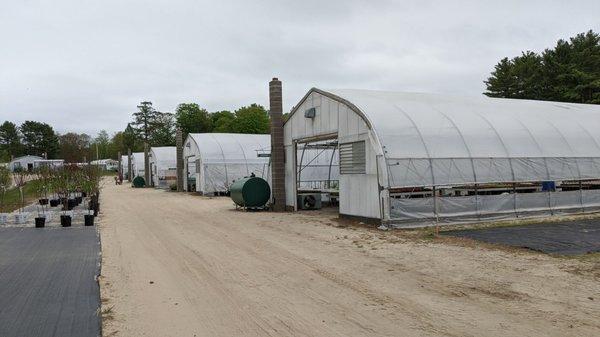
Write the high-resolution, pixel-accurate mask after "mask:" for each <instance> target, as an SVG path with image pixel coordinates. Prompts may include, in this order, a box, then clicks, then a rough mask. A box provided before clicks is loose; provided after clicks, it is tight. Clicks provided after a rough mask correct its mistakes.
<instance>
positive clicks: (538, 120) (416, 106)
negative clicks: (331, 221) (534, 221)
mask: <svg viewBox="0 0 600 337" xmlns="http://www.w3.org/2000/svg"><path fill="white" fill-rule="evenodd" d="M599 129H600V106H595V105H584V104H568V103H557V102H544V101H529V100H513V99H497V98H488V97H485V96H481V97H471V98H459V97H452V96H443V95H435V94H414V93H399V92H383V91H366V90H333V91H324V90H320V89H316V88H313V89H311V90H310V91H309V92H308V93H307V94H306V95H305V96H304V98H303V99H302V100H301V101H300V102H299V103H298V104H296V107H295V108H294V109H293V110H292V111H291V113H290V116H289V118H288V120H287V121H286V123H285V125H284V145H285V151H286V164H285V165H286V183H285V185H286V205H287V206H288V207H292V208H294V209H298V205H297V196H298V193H300V192H301V190H302V187H300V181H299V179H298V176H299V174H298V172H299V167H300V166H301V165H302V164H301V161H300V160H299V158H300V153H301V151H302V149H303V148H305V147H306V146H309V145H313V146H321V147H322V146H324V145H322V144H329V146H330V147H331V149H334V150H335V149H337V151H339V181H335V187H336V193H339V213H340V216H348V217H357V218H362V219H365V220H374V222H384V223H396V224H400V225H405V226H409V225H413V224H415V225H422V224H423V222H429V223H431V222H448V223H452V222H472V221H481V220H489V219H502V218H517V217H529V216H547V215H554V214H561V213H567V212H575V213H576V212H592V211H597V210H599V209H600V136H599V135H598V133H597V130H599ZM319 179H320V180H321V181H323V182H326V183H327V184H329V185H330V186H331V185H332V181H331V178H330V177H328V176H327V174H326V173H323V174H321V175H320V178H319ZM323 191H324V192H327V191H329V192H331V188H329V189H327V188H323Z"/></svg>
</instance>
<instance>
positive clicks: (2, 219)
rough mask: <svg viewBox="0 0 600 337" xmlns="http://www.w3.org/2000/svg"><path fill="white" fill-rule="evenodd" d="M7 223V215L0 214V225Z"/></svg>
mask: <svg viewBox="0 0 600 337" xmlns="http://www.w3.org/2000/svg"><path fill="white" fill-rule="evenodd" d="M7 222H8V213H0V225H4V224H6V223H7Z"/></svg>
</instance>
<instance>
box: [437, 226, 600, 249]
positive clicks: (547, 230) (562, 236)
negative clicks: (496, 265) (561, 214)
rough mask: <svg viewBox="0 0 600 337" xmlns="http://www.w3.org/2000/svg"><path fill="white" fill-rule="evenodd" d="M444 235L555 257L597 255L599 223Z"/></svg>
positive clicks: (477, 230) (451, 232)
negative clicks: (548, 254) (525, 249)
mask: <svg viewBox="0 0 600 337" xmlns="http://www.w3.org/2000/svg"><path fill="white" fill-rule="evenodd" d="M444 235H451V236H458V237H466V238H470V239H474V240H479V241H484V242H488V243H498V244H504V245H509V246H515V247H523V248H528V249H532V250H537V251H541V252H544V253H550V254H559V255H578V254H586V253H595V252H600V220H581V221H569V222H561V223H548V224H533V225H523V226H512V227H496V228H485V229H475V230H460V231H449V232H445V233H444Z"/></svg>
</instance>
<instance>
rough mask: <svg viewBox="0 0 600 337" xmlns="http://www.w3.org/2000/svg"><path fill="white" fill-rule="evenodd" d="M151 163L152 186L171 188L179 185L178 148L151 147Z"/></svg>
mask: <svg viewBox="0 0 600 337" xmlns="http://www.w3.org/2000/svg"><path fill="white" fill-rule="evenodd" d="M148 160H149V161H150V172H152V173H151V175H150V178H151V181H150V184H149V185H150V186H154V187H157V188H170V187H171V185H173V184H177V148H176V147H175V146H161V147H151V148H150V153H149V158H148Z"/></svg>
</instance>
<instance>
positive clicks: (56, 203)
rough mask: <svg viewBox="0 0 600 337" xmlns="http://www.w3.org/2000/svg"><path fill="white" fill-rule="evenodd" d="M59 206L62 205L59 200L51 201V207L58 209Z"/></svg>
mask: <svg viewBox="0 0 600 337" xmlns="http://www.w3.org/2000/svg"><path fill="white" fill-rule="evenodd" d="M58 205H60V200H59V199H50V207H56V206H58Z"/></svg>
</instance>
